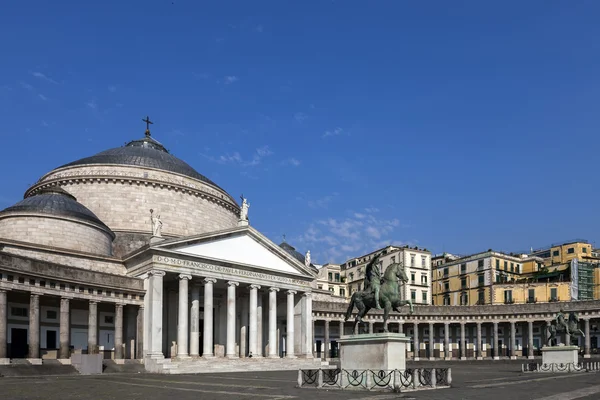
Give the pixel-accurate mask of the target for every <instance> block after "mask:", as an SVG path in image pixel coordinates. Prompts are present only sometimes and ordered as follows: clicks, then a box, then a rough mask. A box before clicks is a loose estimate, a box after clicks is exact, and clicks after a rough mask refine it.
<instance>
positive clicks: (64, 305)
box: [0, 297, 71, 359]
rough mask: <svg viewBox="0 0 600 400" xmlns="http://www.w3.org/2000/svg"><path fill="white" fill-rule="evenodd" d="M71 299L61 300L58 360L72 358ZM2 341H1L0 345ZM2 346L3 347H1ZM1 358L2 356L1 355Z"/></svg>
mask: <svg viewBox="0 0 600 400" xmlns="http://www.w3.org/2000/svg"><path fill="white" fill-rule="evenodd" d="M69 316H70V314H69V299H68V298H64V297H62V298H61V299H60V328H59V330H60V332H59V337H60V348H59V354H58V358H61V359H65V358H70V357H71V354H70V353H71V351H70V349H69V347H70V342H69V331H70V318H69ZM1 342H2V341H1V340H0V343H1ZM0 346H1V345H0ZM0 358H2V356H1V355H0Z"/></svg>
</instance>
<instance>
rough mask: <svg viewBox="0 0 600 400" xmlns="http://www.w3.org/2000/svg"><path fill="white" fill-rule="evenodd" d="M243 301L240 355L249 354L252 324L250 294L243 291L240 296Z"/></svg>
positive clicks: (245, 355)
mask: <svg viewBox="0 0 600 400" xmlns="http://www.w3.org/2000/svg"><path fill="white" fill-rule="evenodd" d="M240 301H241V302H242V310H241V318H240V357H247V356H248V354H249V353H248V333H249V332H248V328H249V324H250V306H249V304H248V296H247V294H246V293H242V294H241V296H240Z"/></svg>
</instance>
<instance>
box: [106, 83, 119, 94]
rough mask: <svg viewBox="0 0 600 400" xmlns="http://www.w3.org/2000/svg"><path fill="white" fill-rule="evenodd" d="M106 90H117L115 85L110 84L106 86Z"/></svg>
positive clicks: (112, 91)
mask: <svg viewBox="0 0 600 400" xmlns="http://www.w3.org/2000/svg"><path fill="white" fill-rule="evenodd" d="M108 91H109V92H111V93H114V92H116V91H117V87H116V86H115V85H110V86H109V87H108Z"/></svg>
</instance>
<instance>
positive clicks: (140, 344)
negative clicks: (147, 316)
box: [135, 306, 144, 359]
mask: <svg viewBox="0 0 600 400" xmlns="http://www.w3.org/2000/svg"><path fill="white" fill-rule="evenodd" d="M135 324H136V327H135V328H136V331H137V332H136V339H135V347H136V351H135V354H136V355H135V356H136V358H138V359H142V358H144V306H139V307H138V312H137V318H136V321H135Z"/></svg>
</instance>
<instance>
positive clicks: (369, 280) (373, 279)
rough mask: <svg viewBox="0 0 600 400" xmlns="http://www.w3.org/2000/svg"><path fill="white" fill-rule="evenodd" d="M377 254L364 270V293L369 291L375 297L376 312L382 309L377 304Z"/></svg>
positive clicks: (379, 278) (378, 273)
mask: <svg viewBox="0 0 600 400" xmlns="http://www.w3.org/2000/svg"><path fill="white" fill-rule="evenodd" d="M380 256H381V253H377V254H376V255H375V256H374V257H373V259H372V260H371V261H370V262H369V263H368V264H367V267H366V268H365V292H367V291H369V290H370V291H371V293H373V294H374V295H375V304H376V307H375V308H377V309H378V310H381V309H382V307H381V305H380V304H379V289H380V288H381V269H380V268H379V257H380Z"/></svg>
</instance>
